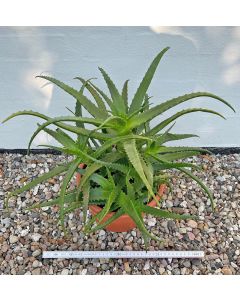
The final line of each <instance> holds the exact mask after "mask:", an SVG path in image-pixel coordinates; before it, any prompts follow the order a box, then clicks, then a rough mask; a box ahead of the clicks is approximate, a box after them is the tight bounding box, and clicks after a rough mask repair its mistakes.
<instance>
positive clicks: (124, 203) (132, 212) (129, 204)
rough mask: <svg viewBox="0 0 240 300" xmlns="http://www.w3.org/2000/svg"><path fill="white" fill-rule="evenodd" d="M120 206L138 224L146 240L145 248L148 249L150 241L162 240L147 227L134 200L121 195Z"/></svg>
mask: <svg viewBox="0 0 240 300" xmlns="http://www.w3.org/2000/svg"><path fill="white" fill-rule="evenodd" d="M119 204H120V206H121V207H122V208H123V209H124V211H125V213H126V214H128V215H129V216H130V217H131V219H133V221H134V222H135V223H136V225H137V227H138V229H139V230H140V231H141V233H142V235H143V239H144V243H145V246H146V247H147V246H148V244H149V239H151V238H152V239H154V240H157V241H160V239H159V238H158V237H156V236H154V235H152V234H151V233H150V232H148V230H147V229H146V227H145V224H144V222H143V218H142V215H141V213H140V212H139V210H138V209H137V208H136V206H135V204H134V202H133V200H132V199H131V198H128V197H127V195H126V194H124V193H123V192H121V193H120V195H119Z"/></svg>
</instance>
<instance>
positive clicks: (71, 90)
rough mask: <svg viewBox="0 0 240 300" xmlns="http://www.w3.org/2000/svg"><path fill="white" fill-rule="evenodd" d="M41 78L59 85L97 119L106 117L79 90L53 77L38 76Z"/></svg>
mask: <svg viewBox="0 0 240 300" xmlns="http://www.w3.org/2000/svg"><path fill="white" fill-rule="evenodd" d="M37 77H39V78H43V79H46V80H48V81H50V82H52V83H54V84H55V85H57V86H58V87H59V88H61V89H62V90H64V91H65V92H66V93H68V94H69V95H71V96H73V97H74V98H75V99H76V100H77V101H79V103H80V104H81V105H82V106H83V107H84V108H85V109H86V110H87V111H88V112H89V113H90V114H91V115H92V116H93V117H95V118H100V119H101V118H103V117H104V115H103V114H102V112H101V111H100V110H99V109H98V107H97V106H96V105H95V104H94V103H92V102H91V101H90V100H89V99H88V98H87V97H86V96H84V95H83V94H82V93H80V92H78V91H77V90H75V89H74V88H72V87H71V86H69V85H67V84H65V83H63V82H62V81H60V80H58V79H55V78H53V77H49V76H42V75H40V76H37Z"/></svg>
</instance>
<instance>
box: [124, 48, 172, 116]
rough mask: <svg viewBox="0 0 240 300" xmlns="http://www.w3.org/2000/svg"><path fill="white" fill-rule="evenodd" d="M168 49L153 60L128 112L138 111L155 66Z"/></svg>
mask: <svg viewBox="0 0 240 300" xmlns="http://www.w3.org/2000/svg"><path fill="white" fill-rule="evenodd" d="M168 49H169V47H166V48H164V49H163V50H162V51H161V52H160V53H159V54H158V55H157V56H156V57H155V58H154V60H153V62H152V63H151V65H150V67H149V69H148V70H147V72H146V74H145V76H144V78H143V80H142V81H141V83H140V85H139V87H138V89H137V91H136V94H135V95H134V97H133V100H132V103H131V106H130V109H129V112H130V113H132V112H134V111H136V110H138V109H139V108H140V107H141V105H142V102H143V99H144V97H145V94H146V93H147V90H148V88H149V85H150V83H151V81H152V78H153V76H154V74H155V72H156V69H157V66H158V64H159V62H160V60H161V58H162V57H163V55H164V53H165V52H167V51H168Z"/></svg>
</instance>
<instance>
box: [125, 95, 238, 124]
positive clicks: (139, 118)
mask: <svg viewBox="0 0 240 300" xmlns="http://www.w3.org/2000/svg"><path fill="white" fill-rule="evenodd" d="M198 97H209V98H212V99H216V100H218V101H220V102H222V103H224V104H225V105H227V106H228V107H230V108H231V109H232V110H233V111H234V108H233V107H232V106H231V105H230V104H229V103H228V102H227V101H225V100H224V99H222V98H220V97H218V96H216V95H214V94H211V93H207V92H196V93H191V94H186V95H183V96H180V97H177V98H173V99H171V100H168V101H165V102H163V103H161V104H159V105H156V106H155V107H152V108H150V109H149V110H147V111H144V112H143V113H141V114H139V115H136V116H133V117H132V119H131V120H130V122H129V129H132V128H136V127H138V126H140V125H141V124H143V123H145V122H147V121H150V120H152V119H154V118H155V117H157V116H159V115H160V114H162V113H164V112H165V111H167V110H169V109H170V108H172V107H174V106H176V105H179V104H181V103H183V102H186V101H188V100H191V99H194V98H198Z"/></svg>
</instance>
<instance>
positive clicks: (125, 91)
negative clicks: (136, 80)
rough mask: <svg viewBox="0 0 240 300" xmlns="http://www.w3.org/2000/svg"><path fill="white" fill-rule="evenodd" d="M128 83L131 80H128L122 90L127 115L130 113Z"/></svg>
mask: <svg viewBox="0 0 240 300" xmlns="http://www.w3.org/2000/svg"><path fill="white" fill-rule="evenodd" d="M128 82H129V80H126V81H125V82H124V85H123V89H122V99H123V101H124V105H125V110H126V113H128Z"/></svg>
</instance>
